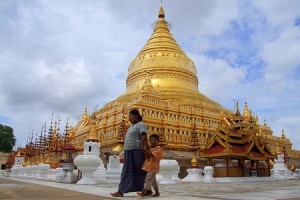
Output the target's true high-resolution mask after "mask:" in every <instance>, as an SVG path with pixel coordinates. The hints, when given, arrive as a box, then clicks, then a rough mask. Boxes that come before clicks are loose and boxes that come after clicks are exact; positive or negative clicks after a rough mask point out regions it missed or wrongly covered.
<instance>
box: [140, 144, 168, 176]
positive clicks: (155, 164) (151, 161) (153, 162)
mask: <svg viewBox="0 0 300 200" xmlns="http://www.w3.org/2000/svg"><path fill="white" fill-rule="evenodd" d="M150 152H151V153H152V154H153V156H154V157H150V158H147V159H146V160H145V162H144V164H143V167H142V169H143V170H144V171H146V172H155V173H158V172H159V169H160V167H159V162H160V160H161V159H162V157H163V153H162V149H161V148H160V146H156V147H154V148H150Z"/></svg>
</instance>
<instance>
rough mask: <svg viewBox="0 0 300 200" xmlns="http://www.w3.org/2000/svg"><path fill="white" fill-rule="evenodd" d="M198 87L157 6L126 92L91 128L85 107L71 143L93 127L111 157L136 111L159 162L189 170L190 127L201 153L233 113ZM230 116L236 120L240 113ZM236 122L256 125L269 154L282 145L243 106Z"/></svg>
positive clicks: (193, 69)
mask: <svg viewBox="0 0 300 200" xmlns="http://www.w3.org/2000/svg"><path fill="white" fill-rule="evenodd" d="M198 84H199V82H198V77H197V70H196V67H195V64H194V62H193V61H192V60H191V59H190V58H189V57H188V56H187V54H186V53H185V52H184V51H183V49H182V48H181V47H180V46H179V45H178V44H177V42H176V40H175V39H174V37H173V36H172V34H171V32H170V27H169V25H168V22H167V21H166V20H165V12H164V9H163V7H162V6H161V7H160V9H159V14H158V20H157V21H156V23H155V26H154V30H153V33H152V35H151V37H150V38H149V40H148V41H147V42H146V44H145V46H144V47H143V48H142V49H141V50H140V52H139V53H138V54H137V56H136V57H135V58H134V59H133V60H132V61H131V63H130V64H129V67H128V76H127V79H126V91H125V92H124V93H123V94H122V95H120V96H119V97H118V98H117V99H115V100H113V101H111V102H109V103H107V104H106V105H104V106H103V107H102V108H100V109H98V110H95V111H94V112H93V115H94V120H96V123H95V122H93V123H94V124H93V123H92V122H91V116H90V115H89V114H88V111H87V108H85V110H84V114H83V116H82V118H81V120H80V121H79V122H78V123H77V125H76V126H74V128H73V129H72V131H73V134H72V135H73V137H72V138H73V139H72V143H73V144H74V145H76V147H78V149H79V150H80V149H82V148H81V147H82V146H83V143H84V142H85V141H86V139H87V136H88V134H89V131H90V130H91V127H92V126H93V129H94V130H96V132H97V133H96V134H94V135H97V137H98V138H97V139H98V140H99V141H100V143H101V152H102V154H103V153H105V154H106V155H110V154H111V152H114V150H115V149H122V147H120V145H122V144H123V140H124V133H125V130H124V128H125V127H127V126H128V125H129V124H126V120H127V119H128V112H129V111H130V110H131V109H134V108H135V109H138V110H139V111H140V113H141V114H142V115H143V121H144V123H145V124H146V125H147V127H148V136H150V135H151V134H153V133H156V134H159V135H160V136H161V138H163V141H162V144H163V145H164V158H169V159H177V160H182V159H185V161H186V162H180V166H183V165H185V167H190V166H191V163H190V160H191V158H192V156H193V155H192V153H191V152H189V151H190V147H191V146H190V145H191V143H190V138H191V124H193V125H194V126H193V127H195V130H193V131H194V132H196V133H197V134H198V136H199V144H200V147H199V150H197V152H200V151H203V150H204V149H205V148H206V144H207V141H208V139H209V136H211V134H212V133H213V132H214V131H215V130H216V129H217V128H218V127H219V125H220V124H228V123H229V122H228V120H227V118H226V117H225V118H224V117H223V116H224V115H232V114H234V113H233V112H232V111H230V110H229V109H226V108H223V107H222V106H221V105H220V104H218V103H216V102H215V101H213V100H211V99H209V98H208V97H207V96H205V95H204V94H202V93H201V92H199V88H198ZM237 107H238V106H237ZM225 113H226V114H225ZM235 114H237V115H239V116H238V117H240V116H241V114H240V113H239V110H237V112H236V113H235ZM224 119H225V120H224ZM240 120H245V121H249V120H250V121H251V120H252V121H253V123H256V125H257V126H256V127H259V128H260V131H259V128H258V133H260V134H261V135H263V136H260V137H259V138H263V139H265V140H266V141H268V142H267V143H266V144H265V143H264V145H266V146H268V147H267V148H268V149H270V151H271V152H272V153H276V152H275V151H276V150H278V149H276V148H278V146H280V145H279V144H281V146H282V140H283V139H282V138H279V137H275V136H273V135H272V130H271V129H270V128H269V127H267V125H264V126H261V125H259V123H258V117H257V116H256V117H254V116H252V114H251V111H249V109H248V105H247V103H245V109H244V113H243V118H241V119H240ZM229 124H230V123H229ZM284 140H285V141H284V143H285V144H286V145H285V147H286V148H290V147H291V145H290V143H289V141H288V139H284ZM281 150H282V149H281ZM298 154H299V152H298V153H295V155H298ZM299 155H300V154H299ZM199 156H200V158H201V153H200V155H199ZM269 157H270V158H271V157H272V156H269ZM202 161H203V160H202Z"/></svg>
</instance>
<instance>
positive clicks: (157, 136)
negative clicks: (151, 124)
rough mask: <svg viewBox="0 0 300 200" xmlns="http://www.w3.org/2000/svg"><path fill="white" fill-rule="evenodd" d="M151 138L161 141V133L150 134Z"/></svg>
mask: <svg viewBox="0 0 300 200" xmlns="http://www.w3.org/2000/svg"><path fill="white" fill-rule="evenodd" d="M150 138H156V139H157V140H158V141H159V135H157V134H152V135H150Z"/></svg>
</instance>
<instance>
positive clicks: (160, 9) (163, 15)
mask: <svg viewBox="0 0 300 200" xmlns="http://www.w3.org/2000/svg"><path fill="white" fill-rule="evenodd" d="M158 18H165V11H164V8H163V7H162V6H160V8H159V13H158Z"/></svg>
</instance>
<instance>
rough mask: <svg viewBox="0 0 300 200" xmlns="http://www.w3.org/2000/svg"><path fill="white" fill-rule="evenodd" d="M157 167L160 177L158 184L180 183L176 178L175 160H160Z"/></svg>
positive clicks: (177, 171) (177, 168)
mask: <svg viewBox="0 0 300 200" xmlns="http://www.w3.org/2000/svg"><path fill="white" fill-rule="evenodd" d="M159 165H160V172H159V175H161V176H162V180H161V181H160V182H159V184H176V183H179V182H180V179H179V178H178V173H179V164H178V162H177V161H176V160H170V159H162V160H161V161H160V164H159Z"/></svg>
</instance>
